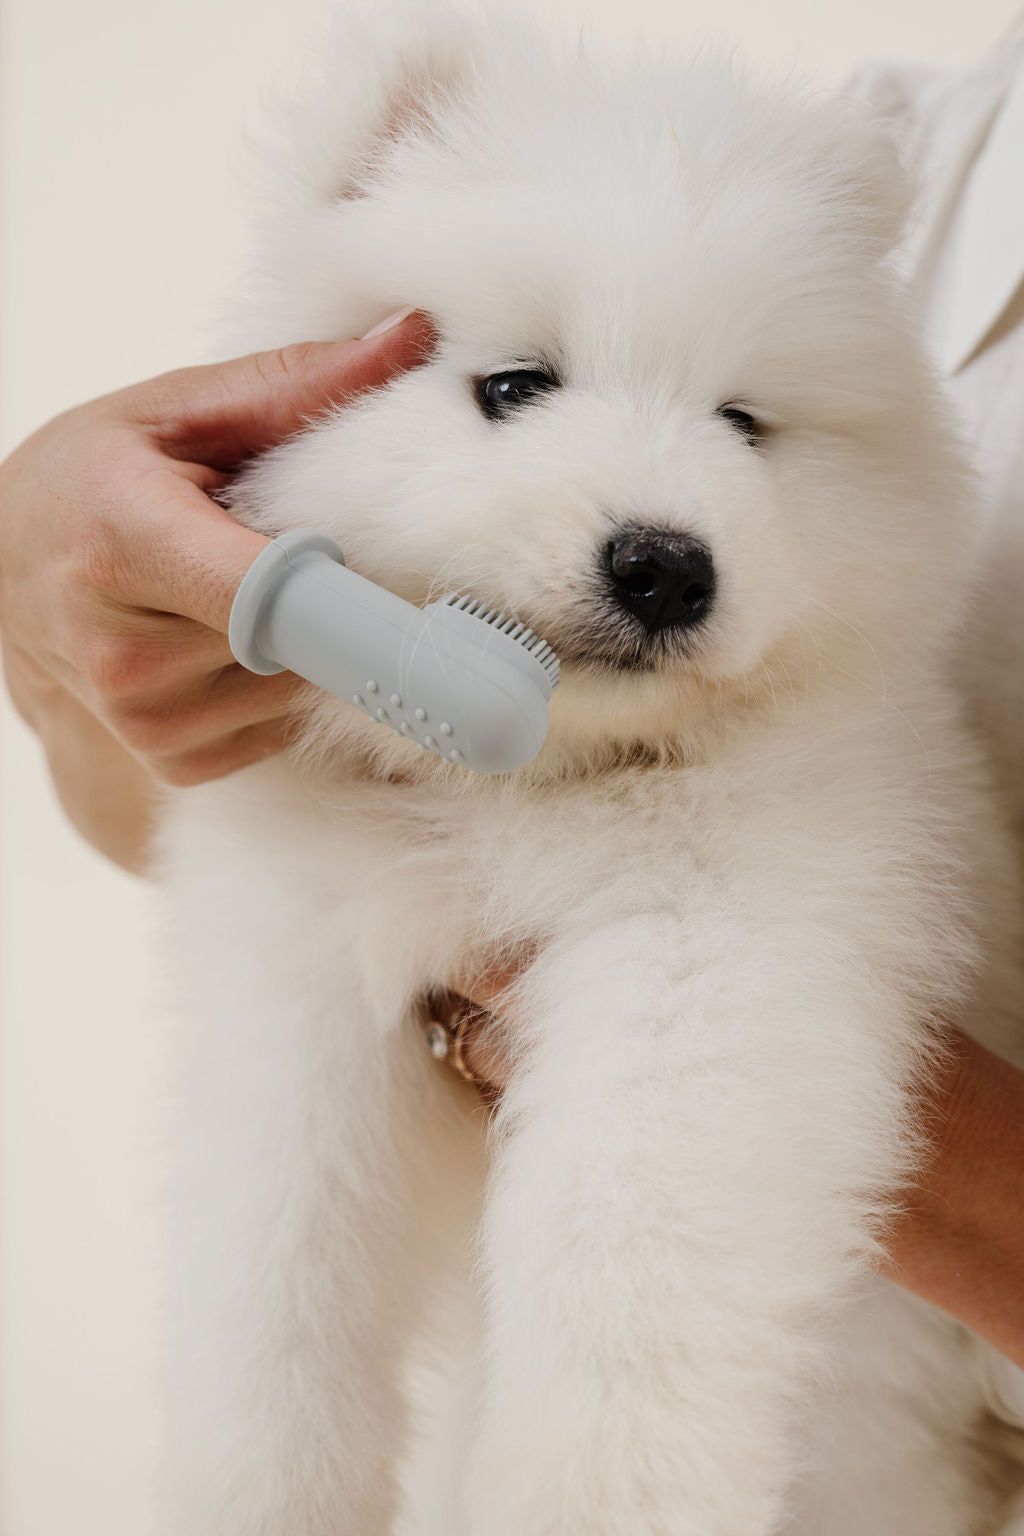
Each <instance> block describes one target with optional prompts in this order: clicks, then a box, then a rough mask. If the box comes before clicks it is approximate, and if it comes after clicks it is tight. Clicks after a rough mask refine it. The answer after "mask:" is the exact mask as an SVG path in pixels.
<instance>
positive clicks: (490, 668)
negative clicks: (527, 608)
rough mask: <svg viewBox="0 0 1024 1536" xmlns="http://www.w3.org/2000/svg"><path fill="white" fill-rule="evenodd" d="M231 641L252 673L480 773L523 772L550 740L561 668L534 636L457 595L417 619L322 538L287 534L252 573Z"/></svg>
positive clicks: (409, 606) (417, 611)
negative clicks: (286, 681) (299, 681)
mask: <svg viewBox="0 0 1024 1536" xmlns="http://www.w3.org/2000/svg"><path fill="white" fill-rule="evenodd" d="M228 640H229V643H230V646H231V650H232V653H233V655H234V657H235V659H236V661H239V662H241V664H242V666H243V667H247V668H248V669H249V671H250V672H260V673H263V674H270V673H272V672H283V671H285V670H287V671H290V672H295V673H297V674H298V676H299V677H304V678H306V679H307V680H308V681H309V682H311V683H315V684H316V685H317V686H318V687H320V688H324V689H326V690H327V692H328V693H332V694H335V695H336V696H337V697H338V698H341V699H345V700H347V701H348V702H349V703H350V704H352V705H354V706H355V708H356V709H360V710H362V711H363V712H364V713H365V714H367V715H369V716H370V717H371V718H372V719H375V720H377V721H379V722H380V724H381V725H384V726H388V727H390V728H391V729H392V730H394V731H396V732H397V733H398V734H399V735H401V736H404V737H406V738H407V739H408V740H409V741H414V742H416V743H417V744H418V745H419V746H420V747H421V748H423V750H424V751H427V752H436V753H437V754H438V755H439V756H440V757H443V758H445V759H446V761H447V762H449V763H457V764H459V765H460V766H461V767H463V768H475V769H476V770H477V771H478V772H479V773H510V772H511V771H512V770H513V769H515V768H521V767H522V766H523V764H524V763H528V762H529V761H530V759H531V758H533V757H536V755H537V753H538V752H539V751H540V749H541V747H542V746H543V744H544V738H545V736H546V735H547V729H548V700H549V699H550V698H551V695H552V692H553V691H554V689H555V687H556V686H557V683H558V657H557V656H556V655H555V653H554V651H553V650H552V649H551V647H550V646H549V645H548V644H547V643H546V642H545V641H544V640H542V639H541V638H540V637H539V636H538V635H535V634H534V632H533V630H532V629H528V628H527V627H526V626H525V625H524V624H521V623H519V621H518V620H516V619H515V618H509V617H506V615H504V614H502V613H499V612H498V611H497V610H496V609H493V608H486V607H485V605H484V604H483V603H481V602H477V601H474V599H473V598H471V597H467V596H462V595H459V594H457V593H456V594H452V595H450V596H448V597H443V598H441V599H440V600H439V601H438V602H435V603H430V604H429V605H428V606H427V607H426V608H417V607H416V606H415V605H414V604H413V603H407V602H406V601H405V599H404V598H401V597H397V596H396V595H395V594H394V593H393V592H389V591H388V590H387V589H386V588H385V587H379V586H377V584H376V583H375V582H372V581H368V580H367V579H366V577H365V576H358V575H357V574H356V573H355V571H350V570H349V569H348V567H347V566H346V565H345V562H344V558H343V556H342V553H341V550H340V549H339V548H338V546H337V544H335V543H334V541H333V539H329V538H328V537H327V536H326V534H323V533H320V532H318V531H317V530H316V529H308V528H304V529H299V530H297V531H296V532H294V533H284V534H282V535H281V536H280V538H277V539H274V540H273V542H272V543H271V544H270V545H269V546H268V548H266V549H265V550H264V551H263V553H262V554H261V555H259V556H258V557H257V559H256V560H255V561H254V562H253V564H252V565H251V566H250V567H249V570H248V571H247V572H246V574H245V576H244V578H243V579H242V584H241V586H240V587H239V589H238V591H237V593H236V594H235V600H234V603H233V605H232V608H231V619H230V626H229V630H228Z"/></svg>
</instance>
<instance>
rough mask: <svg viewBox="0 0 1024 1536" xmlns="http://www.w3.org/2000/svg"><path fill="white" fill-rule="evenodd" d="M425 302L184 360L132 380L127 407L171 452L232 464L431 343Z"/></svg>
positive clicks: (413, 361) (407, 364)
mask: <svg viewBox="0 0 1024 1536" xmlns="http://www.w3.org/2000/svg"><path fill="white" fill-rule="evenodd" d="M436 340H437V333H436V331H435V329H434V327H433V325H432V323H431V321H430V319H429V318H428V316H426V315H424V314H422V313H421V312H419V311H412V312H409V313H407V314H405V315H403V317H402V319H401V321H400V323H398V324H396V325H393V326H392V327H391V328H390V329H388V330H385V331H382V332H380V333H378V334H377V335H373V334H372V333H371V334H370V335H368V336H366V337H365V338H363V339H362V340H351V341H311V342H298V343H295V344H293V345H291V346H287V347H281V348H279V349H278V350H276V351H273V352H256V353H252V354H251V355H250V356H248V357H239V358H234V359H232V360H231V361H229V362H225V363H215V364H211V365H208V366H206V367H203V368H185V369H181V370H179V371H178V372H176V373H170V374H165V375H163V376H162V377H161V378H159V379H154V380H151V381H150V382H149V383H148V384H146V385H141V386H136V387H135V389H134V390H133V391H130V392H129V395H128V397H125V396H122V397H121V398H122V402H123V403H127V400H128V398H130V400H131V407H132V409H131V415H132V417H133V419H134V420H135V422H136V423H137V424H139V425H142V426H144V427H145V428H147V430H148V431H149V432H150V434H151V435H152V436H153V437H154V439H155V440H156V441H158V442H159V443H160V444H161V446H162V447H163V448H164V450H165V451H166V452H169V453H172V454H173V455H175V456H176V457H181V458H186V459H189V460H194V461H196V462H199V463H201V464H206V465H211V466H213V467H214V468H215V469H231V468H233V467H234V466H236V465H237V464H239V463H240V462H241V461H242V460H244V459H246V458H248V457H250V456H251V455H252V454H254V453H259V452H261V451H262V450H263V449H265V448H269V447H272V446H273V445H274V444H275V443H279V442H281V441H282V439H284V438H286V437H288V436H290V435H291V434H292V433H293V432H297V431H299V430H300V428H301V427H303V426H304V425H306V424H307V423H308V422H309V420H310V419H311V418H313V417H316V416H318V415H320V414H321V413H322V412H323V411H324V410H325V409H327V408H328V407H329V406H330V405H332V404H337V403H340V402H344V401H346V400H348V399H350V398H351V397H352V396H354V395H358V394H361V393H363V392H364V391H366V390H369V389H377V388H379V387H380V386H381V385H382V384H386V383H387V382H388V380H389V379H391V378H393V377H394V376H395V375H396V374H398V373H402V372H404V371H406V370H407V369H409V368H415V367H416V366H417V365H418V364H420V363H422V362H424V361H425V360H426V358H427V357H428V356H429V354H430V352H431V351H432V350H433V347H434V344H435V342H436Z"/></svg>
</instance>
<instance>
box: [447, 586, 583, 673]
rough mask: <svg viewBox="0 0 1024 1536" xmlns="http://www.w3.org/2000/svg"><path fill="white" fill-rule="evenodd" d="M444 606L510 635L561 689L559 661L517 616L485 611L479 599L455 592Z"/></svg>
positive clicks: (546, 644) (488, 609)
mask: <svg viewBox="0 0 1024 1536" xmlns="http://www.w3.org/2000/svg"><path fill="white" fill-rule="evenodd" d="M443 602H444V603H445V604H446V606H447V607H449V608H458V609H459V611H460V612H462V613H468V614H471V615H472V616H473V618H475V619H480V620H482V621H483V623H484V624H490V625H491V626H492V628H494V629H498V630H500V631H501V632H502V634H505V635H508V637H509V639H510V640H515V641H516V643H517V644H518V645H521V646H522V647H523V649H524V650H526V651H529V653H530V655H531V656H533V657H535V659H536V660H537V661H539V662H540V664H541V666H542V667H543V668H544V670H545V672H546V673H547V674H548V677H549V678H550V679H551V686H552V688H556V687H557V686H558V674H559V665H558V657H557V656H556V655H555V653H554V651H553V650H552V649H551V647H550V645H548V643H547V641H546V640H542V639H541V638H540V636H539V635H535V634H534V632H533V630H532V629H530V628H528V627H527V626H526V625H525V624H523V623H522V621H521V620H520V619H517V618H516V617H515V616H514V615H512V616H508V615H506V614H504V613H499V612H498V610H497V608H486V607H485V606H484V604H483V603H482V602H481V601H479V599H477V598H473V597H470V596H469V594H468V593H465V592H452V593H451V594H450V595H449V596H448V597H446V598H444V599H443Z"/></svg>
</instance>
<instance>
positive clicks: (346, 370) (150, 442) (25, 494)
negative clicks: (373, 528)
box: [0, 313, 434, 835]
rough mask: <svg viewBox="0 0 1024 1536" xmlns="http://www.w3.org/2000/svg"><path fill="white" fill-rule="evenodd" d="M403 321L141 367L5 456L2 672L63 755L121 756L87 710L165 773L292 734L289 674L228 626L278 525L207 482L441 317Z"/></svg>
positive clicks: (377, 368) (241, 754) (208, 774)
mask: <svg viewBox="0 0 1024 1536" xmlns="http://www.w3.org/2000/svg"><path fill="white" fill-rule="evenodd" d="M392 318H394V317H392ZM398 320H399V323H397V324H393V325H392V326H391V327H390V328H388V329H383V330H382V329H380V328H376V330H375V332H371V333H369V334H368V335H367V337H365V338H364V339H363V340H360V341H346V342H315V343H302V344H299V345H296V346H291V347H285V348H283V349H282V350H280V351H277V352H268V353H262V354H256V355H254V356H250V357H243V358H238V359H235V360H233V361H231V362H227V363H221V364H215V365H213V366H209V367H203V368H187V369H182V370H180V371H178V372H175V373H169V374H164V375H162V376H161V377H159V378H156V379H151V380H149V381H147V382H146V383H143V384H136V385H133V386H132V387H130V388H128V389H123V390H120V391H118V392H117V393H116V394H112V395H107V396H104V397H103V398H102V399H99V400H94V401H90V402H89V403H88V404H85V405H81V406H78V407H76V408H75V409H73V410H71V411H68V412H66V413H65V414H64V415H62V416H58V417H57V418H56V419H55V420H53V421H51V422H49V423H48V424H47V425H46V426H44V427H42V428H40V430H39V431H38V432H36V433H35V434H34V435H33V436H32V437H30V438H29V439H28V440H27V441H26V442H25V443H23V444H22V445H21V447H20V448H18V449H17V450H16V451H15V452H14V453H13V454H12V455H11V457H10V458H9V459H8V460H7V461H6V463H4V464H3V465H2V466H0V628H2V630H3V634H4V649H5V664H6V667H7V672H8V679H9V682H10V686H11V691H12V695H13V697H14V699H15V703H16V705H17V707H18V708H19V710H20V711H21V713H22V714H23V715H24V716H25V718H26V719H27V720H28V722H29V724H30V725H32V726H33V727H34V728H35V729H36V730H37V731H38V732H39V734H40V735H41V736H42V737H43V740H44V743H45V744H46V745H47V748H48V751H49V753H50V758H51V763H53V764H56V763H57V762H58V760H59V761H62V762H63V763H64V765H65V774H66V772H67V771H68V765H69V764H73V763H74V761H75V760H76V759H77V758H78V757H80V755H81V750H84V751H85V752H86V756H87V757H88V755H89V753H91V752H92V751H93V750H94V749H95V750H96V751H98V752H99V755H100V757H104V755H105V756H106V758H107V769H108V771H109V770H110V769H111V764H112V762H113V758H112V757H111V755H110V751H111V749H110V748H109V747H105V746H104V747H100V746H99V745H98V744H99V743H100V742H101V737H100V736H99V735H98V734H97V732H96V729H95V724H94V722H100V724H101V725H102V727H103V728H105V730H106V731H107V732H109V733H110V735H111V736H112V737H113V738H114V739H115V744H114V748H113V750H114V752H115V754H116V743H120V744H121V747H122V748H125V749H127V750H128V752H129V753H131V754H132V755H133V757H134V758H135V759H136V760H137V762H138V763H141V764H142V765H143V768H144V769H145V770H146V771H147V772H148V774H149V775H150V778H151V779H155V780H157V781H163V782H165V783H169V784H196V783H200V782H202V781H204V780H207V779H212V778H217V777H220V776H221V775H223V774H226V773H231V772H233V771H234V770H235V769H237V768H241V767H243V766H245V765H246V764H247V763H252V762H255V761H257V760H259V759H260V758H262V757H265V756H267V755H268V754H269V753H272V752H274V751H276V750H278V748H279V747H280V746H281V745H282V744H283V742H284V741H285V739H286V736H287V731H288V716H289V708H290V706H291V703H292V699H293V695H294V692H295V690H296V688H297V687H298V686H299V685H298V683H297V680H296V678H295V677H294V676H293V675H291V674H289V673H283V674H280V675H279V676H276V677H256V676H255V675H253V674H252V673H249V672H246V671H245V670H244V669H243V668H242V667H240V666H238V665H237V663H235V662H234V660H233V658H232V656H231V652H230V649H229V647H228V642H227V626H228V615H229V613H230V610H231V603H232V600H233V597H234V594H235V591H236V590H237V587H238V584H239V582H240V581H241V578H242V576H243V575H244V574H245V572H246V570H247V569H248V568H249V566H250V565H251V564H252V562H253V560H254V559H255V558H256V556H257V555H258V554H259V553H260V551H261V550H262V549H263V548H264V547H265V545H266V542H267V541H266V540H265V539H264V538H263V537H261V535H259V534H257V533H254V532H252V531H251V530H249V529H246V528H243V527H242V526H241V525H240V524H238V523H236V522H235V520H234V519H233V518H232V517H231V516H230V515H229V514H228V513H227V512H226V511H224V509H223V508H222V507H220V506H219V505H218V504H217V503H216V502H215V501H213V500H212V499H211V494H212V493H213V492H215V491H217V490H219V489H220V488H221V487H223V486H224V485H225V484H226V483H227V479H228V477H229V475H230V473H231V471H232V470H233V469H235V468H236V467H237V466H238V465H239V464H240V463H241V462H243V461H244V460H245V459H246V458H248V457H250V456H251V455H253V454H255V453H258V452H260V451H261V450H263V449H265V448H268V447H270V446H272V445H273V444H275V443H277V442H280V441H281V440H282V439H283V438H285V437H287V436H288V435H289V434H290V433H292V432H295V431H297V430H299V429H300V428H301V427H302V426H303V425H304V423H305V422H306V421H307V420H308V419H309V418H310V417H313V416H315V415H316V414H317V413H319V412H320V411H322V410H323V409H324V408H325V407H326V406H328V405H329V404H331V403H332V402H333V403H338V402H343V401H344V400H346V399H347V398H349V397H350V396H352V395H356V394H359V393H361V392H362V391H364V390H367V389H373V388H375V387H377V386H379V385H381V384H383V383H385V382H386V381H387V380H388V379H390V378H391V377H393V376H394V375H395V374H397V373H400V372H402V371H403V370H405V369H407V368H411V367H415V366H416V365H417V364H418V363H420V362H422V361H423V360H424V359H425V357H426V356H427V355H428V353H429V352H430V350H431V348H432V345H433V341H434V332H433V330H432V327H431V325H430V322H429V320H428V319H427V317H426V316H425V315H422V314H415V313H414V314H409V315H406V316H405V317H404V318H403V317H398ZM90 717H92V718H90ZM90 761H91V759H90ZM122 767H123V769H124V773H125V775H126V782H127V780H128V779H129V778H131V777H132V774H134V775H135V777H134V779H133V780H132V782H134V783H136V784H137V785H138V786H139V787H140V788H139V792H142V791H141V785H142V783H143V780H142V779H139V777H138V773H137V770H136V769H134V768H132V770H131V772H129V768H128V766H127V765H125V764H124V763H122ZM55 771H56V769H55ZM71 772H72V777H73V768H72V769H71ZM115 777H116V774H115ZM59 787H60V786H59ZM69 787H70V790H71V798H72V799H74V798H75V796H74V786H73V784H71V785H70V786H69ZM67 799H68V796H67V795H65V802H66V803H67ZM73 819H76V820H78V821H79V823H80V824H81V818H79V817H74V818H73ZM87 835H88V834H87Z"/></svg>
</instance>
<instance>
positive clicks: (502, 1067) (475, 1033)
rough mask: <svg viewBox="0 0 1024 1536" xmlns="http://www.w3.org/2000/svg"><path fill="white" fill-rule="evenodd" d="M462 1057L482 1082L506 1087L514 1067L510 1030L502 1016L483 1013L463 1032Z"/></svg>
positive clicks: (501, 1087) (497, 1086) (495, 1086)
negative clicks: (477, 1021) (497, 1016)
mask: <svg viewBox="0 0 1024 1536" xmlns="http://www.w3.org/2000/svg"><path fill="white" fill-rule="evenodd" d="M462 1059H463V1061H464V1062H465V1064H466V1066H467V1067H468V1068H469V1070H470V1071H471V1072H472V1073H473V1075H474V1076H475V1077H477V1078H478V1079H479V1080H480V1081H481V1082H484V1083H489V1084H490V1085H491V1086H492V1087H494V1088H498V1089H503V1088H505V1087H507V1085H508V1080H509V1076H510V1075H511V1070H512V1052H511V1049H510V1040H509V1031H508V1027H507V1025H505V1024H504V1022H503V1021H502V1020H501V1019H498V1018H496V1017H493V1016H491V1015H490V1014H487V1015H484V1017H483V1018H482V1019H481V1020H480V1022H479V1023H472V1024H470V1025H469V1027H468V1028H467V1029H466V1030H465V1031H464V1032H463V1036H462Z"/></svg>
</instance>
